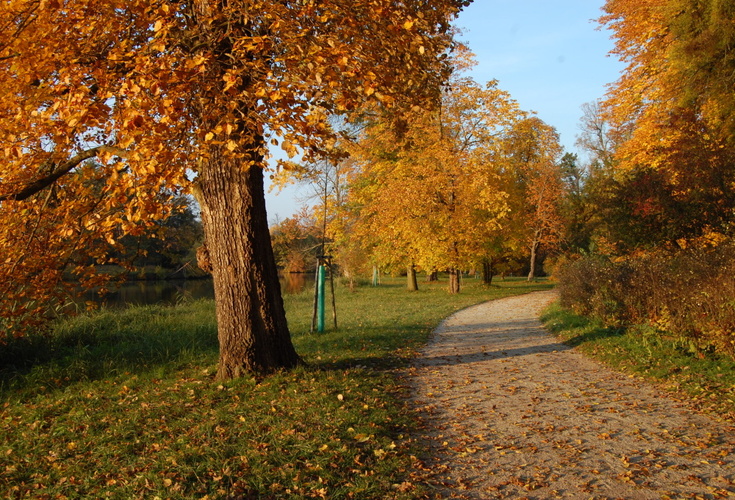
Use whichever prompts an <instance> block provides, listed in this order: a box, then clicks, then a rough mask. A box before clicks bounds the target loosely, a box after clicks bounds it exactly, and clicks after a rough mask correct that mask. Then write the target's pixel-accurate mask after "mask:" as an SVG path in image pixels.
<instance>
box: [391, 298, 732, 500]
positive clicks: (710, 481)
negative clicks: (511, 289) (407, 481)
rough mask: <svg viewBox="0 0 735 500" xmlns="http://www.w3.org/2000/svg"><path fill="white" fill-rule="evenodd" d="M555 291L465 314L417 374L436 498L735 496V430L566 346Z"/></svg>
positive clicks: (427, 352) (427, 471)
mask: <svg viewBox="0 0 735 500" xmlns="http://www.w3.org/2000/svg"><path fill="white" fill-rule="evenodd" d="M554 298H555V294H554V292H553V291H544V292H535V293H532V294H527V295H522V296H516V297H509V298H505V299H500V300H495V301H491V302H486V303H483V304H479V305H476V306H473V307H470V308H467V309H464V310H462V311H459V312H457V313H456V314H454V315H453V316H450V317H449V318H447V319H446V320H445V321H444V322H443V323H442V324H441V325H440V326H439V327H438V328H437V329H436V330H435V332H434V335H433V337H432V339H431V341H430V342H429V343H428V345H427V346H426V347H425V348H424V349H423V350H422V351H421V353H420V356H419V357H418V358H417V359H416V360H415V362H414V364H413V366H412V367H411V368H410V369H409V370H408V373H407V374H406V376H407V381H408V384H409V386H410V388H411V398H410V402H411V405H412V406H413V407H414V408H415V409H416V410H417V411H418V412H419V414H420V415H421V422H422V425H421V428H420V429H418V430H417V436H418V439H420V440H422V441H423V442H424V444H425V445H426V446H427V447H428V450H429V453H428V455H427V456H426V457H422V462H421V463H422V464H423V467H422V468H423V474H424V476H425V478H426V479H425V480H426V481H427V482H428V484H429V485H430V487H431V489H432V497H433V498H488V499H490V498H516V499H519V498H538V499H547V498H572V499H576V498H580V499H618V498H625V499H666V498H672V499H673V498H677V499H678V498H705V499H710V498H711V499H717V498H728V497H735V433H734V432H733V431H735V428H734V427H733V426H732V425H731V424H728V423H725V422H719V421H717V420H715V419H713V418H710V417H707V416H704V415H701V414H697V413H695V412H693V411H691V410H689V409H687V408H686V407H685V406H684V405H683V404H682V403H678V402H676V401H674V400H673V399H670V398H669V397H667V395H666V394H665V393H664V392H663V391H662V390H661V389H657V388H656V387H655V386H653V385H651V384H649V383H646V382H643V381H641V380H640V379H638V378H631V377H628V376H626V375H622V374H620V373H617V372H614V371H612V370H610V369H609V368H607V367H605V366H604V365H602V364H600V363H598V362H596V361H593V360H591V359H589V358H587V357H585V356H584V355H582V354H580V353H579V352H577V351H576V350H574V349H572V348H570V347H568V346H566V345H564V344H562V343H560V342H559V341H558V340H557V339H556V338H554V337H553V336H551V335H549V334H548V333H547V332H546V331H545V330H544V328H543V326H542V325H541V323H540V322H539V320H538V317H539V314H540V312H541V311H542V310H543V309H544V308H545V307H546V306H547V305H548V304H550V303H551V302H552V301H553V300H554Z"/></svg>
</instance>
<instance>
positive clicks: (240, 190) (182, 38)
mask: <svg viewBox="0 0 735 500" xmlns="http://www.w3.org/2000/svg"><path fill="white" fill-rule="evenodd" d="M468 3H469V2H468V1H466V0H431V1H429V2H427V1H424V0H409V1H402V2H396V1H394V0H350V1H346V0H331V1H323V2H317V1H314V0H300V1H295V2H291V1H273V0H268V1H263V0H233V1H222V0H191V1H153V0H140V1H132V2H131V1H127V0H126V1H122V0H111V1H109V2H95V1H91V0H70V1H66V2H62V1H59V0H12V1H10V2H3V3H2V5H0V89H1V90H0V123H1V124H2V128H1V129H0V130H1V131H2V133H1V134H0V153H1V154H2V155H3V162H2V163H0V221H1V222H2V224H0V227H1V228H2V229H0V231H1V234H0V248H2V249H3V251H4V252H5V253H4V255H3V259H2V262H0V277H1V278H2V280H3V282H6V283H15V284H17V285H18V287H19V288H24V287H25V289H24V290H21V291H19V292H18V293H19V295H18V300H19V301H20V300H21V299H22V297H23V296H27V295H28V294H29V293H34V294H36V295H37V296H39V297H41V296H42V294H40V293H39V292H43V293H48V291H49V290H50V289H52V288H53V287H54V286H55V285H56V284H57V283H58V276H57V275H56V274H53V273H41V272H40V270H46V269H54V270H59V272H60V269H61V268H62V267H64V263H65V262H66V261H68V256H69V255H70V254H72V253H75V252H79V251H81V250H83V249H86V248H87V245H86V244H85V241H86V240H85V238H93V237H98V236H100V235H101V236H102V237H103V240H105V241H107V242H108V243H110V244H113V243H114V241H115V238H117V237H119V235H121V234H124V233H135V232H139V231H141V230H142V229H141V227H142V226H145V225H146V224H150V222H151V220H153V219H156V218H160V217H163V216H165V215H167V210H166V209H165V207H166V204H165V203H161V201H162V200H165V199H166V198H167V197H173V196H175V195H176V194H178V192H179V191H181V190H189V189H191V190H192V192H193V193H194V194H195V195H196V196H197V199H198V201H199V203H200V205H201V208H202V211H201V215H202V222H203V225H204V231H205V240H206V245H207V248H208V250H209V252H210V254H211V257H212V259H211V261H212V265H213V276H214V280H215V294H216V296H217V311H218V313H217V314H218V322H219V330H220V342H221V346H222V349H221V351H222V352H224V353H225V354H227V353H229V355H228V356H226V357H225V358H222V359H221V363H220V364H221V365H222V366H221V371H220V377H221V378H228V377H231V376H237V375H238V374H240V373H241V372H243V371H267V370H269V369H273V368H275V367H279V366H292V365H293V364H294V363H295V362H296V360H297V359H298V358H297V356H296V355H295V353H294V352H293V349H292V348H290V347H289V346H290V341H289V340H288V328H287V326H286V322H285V315H284V313H283V311H282V309H283V307H282V301H281V299H280V290H279V288H278V282H277V279H276V276H275V264H274V259H273V255H272V250H271V248H270V245H266V247H267V248H265V247H263V244H262V243H263V242H264V241H268V232H267V220H266V216H265V205H264V200H262V198H263V186H262V177H263V173H262V168H263V167H264V161H265V157H266V156H267V154H268V148H269V147H275V146H279V147H280V148H282V149H283V150H284V151H285V152H286V153H287V154H294V153H295V152H296V151H300V152H303V153H304V154H305V155H306V157H307V158H309V157H312V158H317V157H318V156H319V155H320V154H322V153H323V152H324V151H325V150H326V149H327V147H328V145H329V144H330V143H331V141H333V140H334V133H333V131H332V129H331V128H330V127H328V126H327V117H328V116H329V115H330V114H339V113H349V112H353V111H355V110H357V109H359V108H360V107H361V106H363V105H364V103H366V102H368V101H369V102H373V103H379V104H380V105H381V106H385V107H393V108H396V109H398V108H401V107H404V106H408V107H409V108H410V107H411V106H417V105H419V106H426V107H430V106H431V105H432V103H434V102H436V101H437V99H438V95H439V88H440V85H441V83H442V82H443V81H444V80H445V79H446V77H447V76H448V72H449V66H448V64H447V62H446V61H445V58H446V56H447V53H448V51H449V50H450V48H451V44H452V35H451V30H450V21H451V19H452V17H453V16H454V15H456V13H457V12H458V11H459V9H461V7H462V6H464V5H467V4H468ZM397 114H399V113H397ZM92 158H94V159H95V160H96V166H95V168H94V169H92V168H88V167H86V166H85V164H84V163H83V162H84V161H85V160H88V159H92ZM235 241H238V242H240V243H239V245H235V246H234V248H233V242H235ZM259 242H260V246H259ZM261 247H263V248H261ZM40 249H44V250H45V251H43V252H41V251H40ZM104 255H105V252H100V253H99V254H98V255H97V259H98V261H99V262H103V261H104V260H105V256H104ZM21 264H23V265H21ZM29 276H36V277H37V279H35V280H29ZM274 281H275V283H273V282H274ZM21 283H22V284H23V285H22V286H21V285H20V284H21ZM238 283H242V284H241V285H238ZM5 302H6V303H7V301H5ZM6 312H7V311H6ZM237 332H239V333H237ZM235 338H236V339H235ZM233 339H235V340H233ZM268 339H270V340H268ZM238 346H239V347H238ZM281 348H283V349H282V352H281V354H278V355H275V354H274V352H276V351H279V349H281ZM222 367H224V368H222Z"/></svg>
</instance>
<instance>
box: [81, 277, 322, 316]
mask: <svg viewBox="0 0 735 500" xmlns="http://www.w3.org/2000/svg"><path fill="white" fill-rule="evenodd" d="M279 278H280V281H281V292H282V293H284V294H296V293H301V292H302V291H304V290H305V289H306V288H311V287H313V286H314V274H311V273H289V274H284V275H281V276H279ZM212 298H214V287H213V285H212V280H211V279H189V280H161V281H128V282H127V283H124V284H123V285H122V286H120V287H119V288H117V289H115V290H111V291H110V292H109V293H107V294H106V295H105V296H104V297H103V298H100V297H99V296H97V294H95V293H93V292H89V293H87V294H85V297H84V299H85V300H89V301H92V302H96V303H98V304H99V305H100V306H104V307H108V308H113V309H114V308H121V307H127V306H130V305H149V304H166V305H174V304H178V303H181V302H185V301H188V300H197V299H212Z"/></svg>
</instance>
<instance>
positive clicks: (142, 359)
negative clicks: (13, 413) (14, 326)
mask: <svg viewBox="0 0 735 500" xmlns="http://www.w3.org/2000/svg"><path fill="white" fill-rule="evenodd" d="M217 349H218V346H217V332H216V327H215V326H214V324H213V323H212V322H211V321H208V320H206V318H204V317H203V318H202V321H201V322H197V321H192V318H190V317H187V316H184V315H182V314H181V313H179V312H176V308H175V307H165V306H155V307H146V308H139V309H136V310H135V311H114V312H112V311H109V312H102V313H99V314H97V315H94V316H91V317H82V318H77V319H74V320H72V321H71V322H69V323H67V324H65V325H64V326H63V327H61V328H56V329H54V328H52V329H50V330H49V331H48V332H46V333H36V334H32V335H29V336H26V337H20V338H10V339H8V340H7V342H5V343H4V344H2V345H0V398H4V397H6V396H8V395H10V394H11V393H12V394H15V395H23V394H33V393H36V392H39V391H46V390H48V389H61V388H64V387H68V386H70V385H72V384H74V383H77V382H83V381H84V382H88V381H95V380H104V379H106V378H111V377H115V376H119V375H123V374H128V373H135V374H142V373H147V372H149V371H152V370H159V369H163V370H176V369H177V368H181V367H183V366H185V365H187V364H188V363H192V362H195V361H201V360H204V359H207V358H212V359H213V360H216V355H217Z"/></svg>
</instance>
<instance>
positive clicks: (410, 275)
mask: <svg viewBox="0 0 735 500" xmlns="http://www.w3.org/2000/svg"><path fill="white" fill-rule="evenodd" d="M406 286H407V288H408V290H409V291H411V292H416V291H418V289H419V283H418V281H416V266H414V265H413V263H411V264H409V265H408V269H407V272H406Z"/></svg>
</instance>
